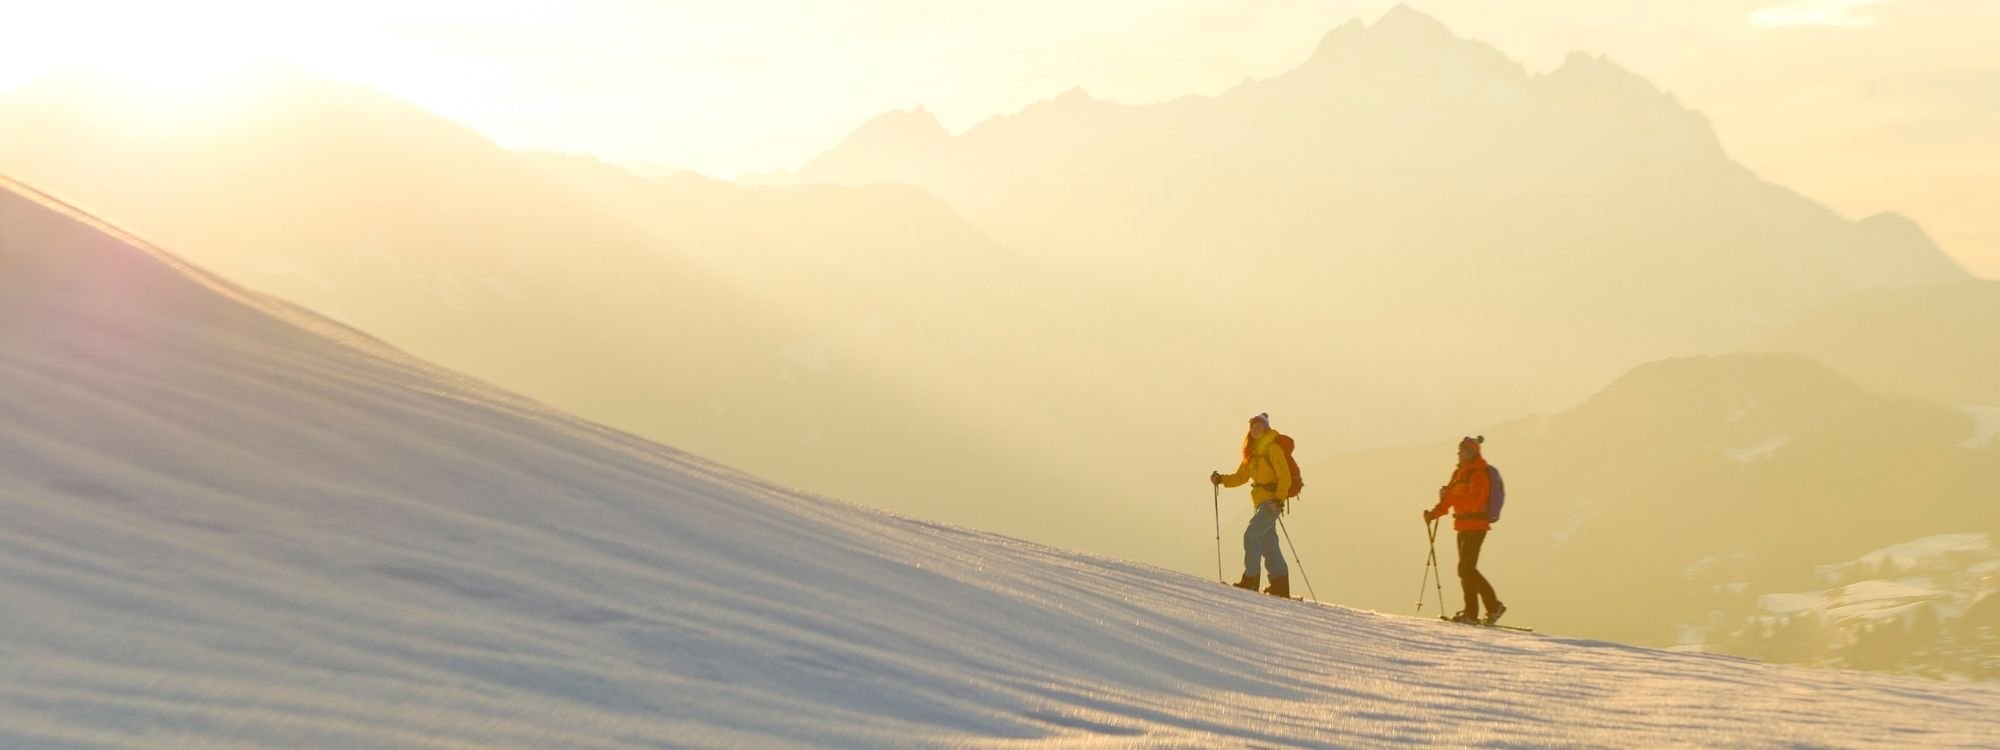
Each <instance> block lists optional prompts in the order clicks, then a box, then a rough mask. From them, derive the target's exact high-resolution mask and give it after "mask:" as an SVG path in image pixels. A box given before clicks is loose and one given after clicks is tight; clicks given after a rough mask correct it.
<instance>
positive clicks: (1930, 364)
mask: <svg viewBox="0 0 2000 750" xmlns="http://www.w3.org/2000/svg"><path fill="white" fill-rule="evenodd" d="M1757 348H1759V349H1764V350H1769V351H1791V352H1799V353H1802V354H1808V355H1811V356H1812V357H1814V358H1816V359H1818V360H1820V361H1822V362H1825V363H1827V364H1828V365H1831V366H1832V367H1834V368H1835V369H1838V370H1840V371H1841V372H1843V373H1846V374H1847V375H1848V376H1849V377H1852V378H1854V379H1855V380H1856V381H1858V382H1860V383H1861V384H1863V385H1865V386H1867V387H1869V388H1874V389H1879V390H1885V391H1892V392H1896V393H1902V394H1906V395H1910V396H1916V397H1919V398H1925V399H1929V400H1932V401H1936V402H1939V403H1942V404H1947V405H1977V406H2000V282H1995V281H1968V282H1961V283H1957V284H1939V285H1927V286H1918V287H1907V288H1894V289H1872V290H1867V291H1862V292H1856V293H1854V294H1850V295H1847V296H1844V297H1841V298H1839V299H1836V300H1834V301H1832V302H1829V303H1827V304H1825V305H1821V306H1819V307H1817V308H1814V309H1812V310H1810V311H1808V312H1807V313H1806V314H1804V315H1802V316H1800V318H1799V319H1798V320H1795V321H1793V322H1792V323H1790V324H1789V325H1786V326H1785V327H1784V328H1783V329H1781V330H1779V331H1778V333H1777V334H1775V335H1773V336H1772V337H1771V338H1770V339H1769V340H1767V341H1764V342H1761V343H1760V344H1758V345H1757Z"/></svg>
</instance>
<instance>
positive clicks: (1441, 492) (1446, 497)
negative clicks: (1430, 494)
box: [1424, 471, 1458, 518]
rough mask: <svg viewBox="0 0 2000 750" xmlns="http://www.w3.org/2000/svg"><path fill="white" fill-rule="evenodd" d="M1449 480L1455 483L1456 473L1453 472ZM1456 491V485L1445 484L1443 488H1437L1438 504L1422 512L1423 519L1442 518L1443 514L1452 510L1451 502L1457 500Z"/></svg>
mask: <svg viewBox="0 0 2000 750" xmlns="http://www.w3.org/2000/svg"><path fill="white" fill-rule="evenodd" d="M1451 478H1452V480H1453V481H1457V479H1458V472H1456V471H1453V472H1452V474H1451ZM1457 490H1458V485H1456V484H1446V485H1445V486H1443V487H1439V488H1438V503H1437V505H1434V506H1431V509H1430V510H1427V511H1424V517H1425V518H1443V517H1444V514H1445V512H1446V511H1448V510H1450V509H1451V508H1452V504H1453V502H1454V501H1455V500H1456V499H1457V494H1456V493H1457Z"/></svg>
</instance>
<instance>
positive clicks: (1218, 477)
mask: <svg viewBox="0 0 2000 750" xmlns="http://www.w3.org/2000/svg"><path fill="white" fill-rule="evenodd" d="M1208 483H1209V484H1222V472H1219V471H1211V472H1209V473H1208Z"/></svg>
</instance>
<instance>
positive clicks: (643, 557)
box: [0, 183, 2000, 748]
mask: <svg viewBox="0 0 2000 750" xmlns="http://www.w3.org/2000/svg"><path fill="white" fill-rule="evenodd" d="M0 187H4V188H5V189H4V190H0V519H4V522H0V747H8V748H16V747H88V748H127V747H129V748H158V747H185V746H201V747H222V748H237V747H288V748H289V747H340V748H356V747H427V748H460V747H462V748H495V747H535V748H544V747H573V748H625V747H703V746H729V747H785V746H827V745H832V746H854V747H896V746H936V745H952V746H969V747H1018V746H1022V745H1040V744H1054V745H1067V746H1087V747H1102V748H1122V747H1229V746H1294V745H1297V746H1343V747H1389V746H1405V745H1411V744H1421V745H1454V746H1464V745H1491V746H1538V745H1587V746H1622V747H1638V746H1649V747H1650V746H1673V745H1705V746H1713V745H1745V746H1774V747H1775V746H1797V745H1802V744H1803V745H1814V746H1885V747H1887V746H1894V747H1907V746H1916V745H1926V746H1965V747H1973V746H1982V745H1986V746H1990V745H1991V744H1992V743H1993V741H1994V738H1995V735H1996V732H2000V727H1996V723H1995V720H1994V719H1993V718H1992V717H1993V716H1995V715H1996V709H2000V688H1996V687H1993V686H1987V685H1966V684H1944V683H1931V682H1921V681H1915V680H1910V679H1903V678H1895V677H1886V676H1880V675H1865V674H1851V673H1838V672H1827V671H1808V670H1803V669H1792V668H1779V667H1772V666H1765V665H1760V664H1755V663H1750V662H1745V661H1740V660H1735V659H1728V658H1720V657H1713V656H1703V655H1699V654H1678V653H1666V652H1660V651H1653V650H1647V649H1639V648H1631V647H1625V646H1619V645H1614V644H1608V643H1600V642H1590V641H1579V640H1572V639H1566V638H1561V637H1547V636H1534V635H1522V634H1515V633H1508V632H1495V631H1481V630H1474V629H1471V628H1465V627H1463V626H1456V625H1448V624H1444V623H1439V622H1435V621H1424V620H1416V619H1409V618H1404V617H1398V616H1392V615H1382V614H1375V613H1369V612H1359V611H1353V610H1348V609H1343V608H1339V607H1324V606H1317V605H1304V604H1294V603H1290V602H1282V601H1277V600H1273V599H1270V598H1267V597H1261V596H1254V595H1250V594H1246V593H1243V592H1238V591H1235V590H1231V589H1228V588H1225V587H1222V586H1219V585H1216V584H1214V583H1211V582H1207V581H1202V580H1195V579H1190V578H1188V577H1186V576H1182V575H1178V574H1174V573H1170V572H1167V571H1164V570H1160V569H1156V568H1150V567H1145V566H1140V565H1135V564H1131V563H1125V562H1120V561H1117V560H1111V559H1104V558H1098V557H1091V556H1087V555H1081V554H1077V553H1072V552H1066V551H1062V550H1057V549H1051V548H1047V547H1042V546H1038V545H1033V544H1027V543H1023V542H1019V541H1016V540H1012V539H1007V538H1002V537H998V536H993V535H989V534H982V533H978V532H974V531H968V530H964V529H957V528H951V527H945V526H940V525H937V524H931V523H926V522H923V521H919V520H915V519H910V518H901V517H896V516H891V515H885V514H882V513H878V512H874V511H870V510H866V509H863V508H859V507H856V506H852V505H848V504H844V503H840V502H836V501H832V500H828V499H825V498H819V497H813V496H807V495H802V494H799V493H796V492H791V491H788V490H786V489H784V488H781V487H774V486H771V485H769V484H766V483H764V482H760V481H759V480H757V479H755V478H753V477H748V476H744V475H742V474H739V473H736V472H733V471H731V470H729V469H727V468H724V467H721V466H717V465H714V464H711V463H708V462H705V461H702V460H700V459H698V458H695V457H692V456H689V455H686V454H683V453H680V452H677V451H675V450H673V449H670V448H666V447H663V446H659V445H655V444H651V443H647V442H644V441H641V440H638V439H636V438H633V437H630V436H628V435H624V434H621V433H617V432H613V431H609V430H606V429H603V428H600V427H597V426H595V425H592V424H589V423H585V422H582V421H579V420H576V419H574V418H570V417H567V416H565V415H563V414H560V413H556V412H553V411H551V410H548V409H546V408H543V407H540V406H538V405H536V404H533V403H530V402H526V401H524V400H521V399H518V398H515V397H511V396H508V395H506V394H504V393H499V392H496V391H494V390H492V389H490V388H488V387H486V386H483V385H481V384H479V383H476V382H472V381H468V380H466V379H463V378H459V377H457V376H454V375H452V374H450V373H446V372H442V371H439V370H436V369H434V368H431V367H428V366H426V365H424V364H422V363H419V362H415V361H412V360H409V359H408V358H406V357H404V356H402V355H400V354H397V353H396V352H394V351H392V350H389V349H387V348H386V347H383V346H381V345H380V344H378V343H376V342H374V341H372V340H370V339H368V338H366V337H365V336H362V335H360V334H358V333H355V332H353V331H349V330H346V329H343V328H340V327H339V326H337V325H334V324H331V323H329V322H327V321H325V320H322V319H319V318H317V317H315V316H312V315H311V314H309V313H305V312H303V311H301V310H298V309H297V308H294V307H291V306H288V305H285V304H283V303H280V302H276V301H273V300H270V299H265V298H261V297H259V296H257V295H255V294H252V293H249V292H246V291H243V290H241V289H237V288H234V287H230V286H228V285H227V284H224V283H221V282H218V281H216V280H215V279H213V278H212V277H209V276H207V275H205V274H203V273H201V272H200V271H199V270H197V269H192V268H188V267H185V266H184V265H182V264H179V263H178V262H177V261H175V260H174V259H172V258H171V257H169V256H166V255H165V254H163V253H160V252H159V251H157V250H155V249H152V248H149V247H147V246H145V245H144V244H143V243H140V242H138V241H136V240H133V239H132V238H129V237H125V236H122V235H120V234H119V233H117V232H115V231H114V230H110V229H108V228H106V227H103V226H101V225H98V224H96V223H94V222H92V221H91V220H89V219H87V218H85V217H83V216H81V215H80V214H78V213H77V212H75V211H73V210H70V209H66V208H64V207H61V206H59V205H56V204H54V203H53V202H52V201H50V200H49V199H47V198H46V197H42V196H38V195H35V194H33V193H31V192H29V191H27V190H25V189H24V188H21V187H20V186H18V185H12V184H11V183H9V184H5V185H0ZM893 464H894V461H893V455H892V453H891V452H890V451H888V450H885V451H884V461H883V466H884V470H885V471H886V470H889V467H891V466H893ZM947 489H948V488H947ZM1189 543H1190V544H1203V545H1205V544H1208V543H1209V540H1207V539H1195V540H1189ZM1390 562H1393V563H1394V564H1393V565H1385V567H1384V568H1383V569H1381V570H1376V571H1354V572H1352V573H1351V574H1354V575H1395V576H1402V575H1406V574H1414V573H1417V572H1418V564H1419V563H1420V562H1421V561H1419V560H1416V559H1410V560H1396V561H1390ZM1309 572H1313V571H1309ZM1318 572H1320V573H1321V575H1322V576H1333V575H1335V572H1334V571H1318ZM1521 619H1523V620H1528V619H1531V618H1530V617H1529V616H1528V614H1527V613H1522V614H1521Z"/></svg>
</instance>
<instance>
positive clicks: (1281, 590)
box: [1264, 576, 1292, 599]
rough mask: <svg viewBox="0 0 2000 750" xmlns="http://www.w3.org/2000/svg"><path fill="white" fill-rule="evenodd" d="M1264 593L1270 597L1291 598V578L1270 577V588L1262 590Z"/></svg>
mask: <svg viewBox="0 0 2000 750" xmlns="http://www.w3.org/2000/svg"><path fill="white" fill-rule="evenodd" d="M1264 593H1266V594H1270V595H1272V596H1277V597H1283V598H1286V599H1290V598H1292V580H1291V577H1289V576H1271V587H1270V588H1268V589H1264Z"/></svg>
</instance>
